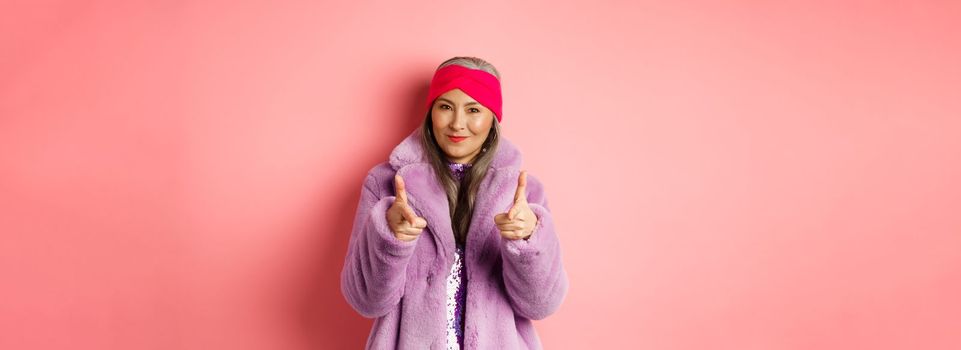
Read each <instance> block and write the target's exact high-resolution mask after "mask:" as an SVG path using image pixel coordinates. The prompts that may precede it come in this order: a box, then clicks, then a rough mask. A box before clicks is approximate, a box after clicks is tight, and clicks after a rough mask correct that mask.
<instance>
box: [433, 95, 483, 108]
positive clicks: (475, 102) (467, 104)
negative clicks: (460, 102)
mask: <svg viewBox="0 0 961 350" xmlns="http://www.w3.org/2000/svg"><path fill="white" fill-rule="evenodd" d="M438 100H441V101H447V102H448V103H450V104H452V105H456V103H454V101H451V100H448V99H446V98H443V97H441V98H438ZM476 104H477V101H471V102H467V103H465V104H464V105H465V106H470V105H476Z"/></svg>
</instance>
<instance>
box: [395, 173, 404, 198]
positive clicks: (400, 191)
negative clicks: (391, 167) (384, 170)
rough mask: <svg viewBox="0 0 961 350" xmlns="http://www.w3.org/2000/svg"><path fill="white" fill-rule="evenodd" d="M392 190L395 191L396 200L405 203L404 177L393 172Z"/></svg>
mask: <svg viewBox="0 0 961 350" xmlns="http://www.w3.org/2000/svg"><path fill="white" fill-rule="evenodd" d="M394 191H395V192H397V196H396V197H397V201H399V202H401V203H405V204H406V203H407V190H406V187H405V186H404V178H402V177H400V175H398V174H394Z"/></svg>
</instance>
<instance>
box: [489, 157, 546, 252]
mask: <svg viewBox="0 0 961 350" xmlns="http://www.w3.org/2000/svg"><path fill="white" fill-rule="evenodd" d="M526 190H527V171H526V170H524V171H521V174H520V176H518V177H517V191H516V192H514V205H513V206H511V209H510V210H508V211H507V213H501V214H497V215H495V216H494V224H496V225H497V229H499V230H500V231H501V236H502V237H504V238H507V239H510V240H515V239H521V238H523V239H528V238H530V236H531V234H533V233H534V227H536V226H537V215H535V214H534V211H533V210H531V207H530V206H528V205H527V193H526V192H525V191H526Z"/></svg>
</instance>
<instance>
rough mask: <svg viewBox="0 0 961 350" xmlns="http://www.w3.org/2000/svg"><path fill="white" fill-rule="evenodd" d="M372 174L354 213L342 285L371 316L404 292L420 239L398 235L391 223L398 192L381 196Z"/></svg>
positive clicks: (383, 312)
mask: <svg viewBox="0 0 961 350" xmlns="http://www.w3.org/2000/svg"><path fill="white" fill-rule="evenodd" d="M376 188H377V187H376V182H375V179H374V177H373V175H370V174H368V176H367V178H366V180H365V181H364V186H363V189H362V190H361V195H360V203H359V204H358V205H357V213H356V215H355V216H354V226H353V230H352V231H351V234H350V242H349V243H348V248H347V257H346V258H345V261H344V266H343V270H342V271H341V274H340V289H341V292H342V293H343V294H344V297H345V298H346V299H347V303H348V304H350V306H351V307H353V308H354V310H356V311H357V312H358V313H360V314H361V315H362V316H364V317H367V318H376V317H380V316H383V315H386V314H387V313H388V312H390V310H392V309H393V308H394V307H395V306H396V305H397V303H398V302H399V301H400V298H401V297H402V296H403V294H404V287H405V281H406V279H407V264H408V263H409V262H410V257H411V256H412V255H413V253H414V247H415V245H416V243H417V240H416V239H415V240H413V241H409V242H405V241H401V240H399V239H397V238H396V237H395V236H394V234H393V232H391V230H390V226H388V225H387V209H388V208H390V206H391V205H392V204H393V203H394V198H395V196H384V197H382V198H378V195H377V194H376V193H375V192H374V189H376Z"/></svg>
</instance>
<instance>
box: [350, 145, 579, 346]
mask: <svg viewBox="0 0 961 350" xmlns="http://www.w3.org/2000/svg"><path fill="white" fill-rule="evenodd" d="M419 135H420V129H419V128H418V129H416V130H415V131H414V132H413V133H411V134H410V135H409V136H407V138H405V139H404V140H403V141H402V142H401V143H400V144H399V145H397V146H396V147H395V148H394V150H393V151H392V152H391V154H390V159H389V161H386V162H383V163H380V164H378V165H377V166H375V167H374V168H372V169H371V170H370V172H368V174H367V178H366V179H365V180H364V185H363V189H362V190H361V194H360V203H359V205H358V207H357V213H356V215H355V217H354V226H353V230H352V232H351V236H350V241H349V243H348V251H347V256H346V258H345V261H344V266H343V270H342V271H341V280H340V283H341V292H342V293H343V294H344V297H345V298H346V299H347V303H348V304H350V306H351V307H353V308H354V310H356V311H357V312H358V313H360V314H361V315H362V316H364V317H367V318H376V319H375V321H374V325H373V328H372V329H371V332H370V335H369V337H368V338H367V348H368V349H395V348H396V349H446V347H447V337H446V325H447V320H446V305H447V304H446V300H447V285H446V278H447V275H448V274H449V273H450V268H451V265H452V264H453V263H454V249H455V242H454V233H453V229H452V228H451V220H450V214H449V213H450V212H449V209H448V204H447V196H446V194H445V192H444V190H443V189H442V188H441V185H440V182H438V181H437V178H436V176H435V175H434V173H433V170H432V168H431V167H430V164H429V163H427V158H426V155H425V154H424V151H423V148H422V147H421V146H420V143H419V140H418V137H419ZM496 152H497V153H496V154H495V156H494V160H493V161H492V162H491V165H490V169H489V170H488V172H487V176H486V177H485V178H484V180H483V182H482V183H481V185H480V188H479V189H478V192H477V199H476V201H475V205H474V214H473V218H472V222H471V226H470V229H469V233H468V239H467V249H466V252H465V268H466V269H467V304H466V311H465V326H464V327H465V329H464V348H465V349H540V348H542V345H541V342H540V339H539V338H538V336H537V332H536V331H535V329H534V325H533V323H532V322H531V320H540V319H543V318H545V317H547V316H548V315H550V314H552V313H554V312H555V311H556V310H557V309H558V307H559V306H560V304H561V302H562V301H563V300H564V298H565V296H566V295H567V289H568V279H567V272H566V271H565V269H564V267H563V265H562V263H561V260H562V259H561V247H560V241H559V239H558V236H557V233H556V232H555V230H554V222H553V219H552V217H551V212H550V210H549V208H548V206H547V197H546V196H545V194H544V187H543V185H542V184H541V182H540V181H539V180H537V178H535V177H534V176H532V175H531V174H530V173H528V175H527V200H528V203H529V205H530V208H531V210H533V211H534V213H535V214H536V216H537V218H538V220H537V225H536V226H535V229H534V233H533V234H532V235H531V237H530V239H529V240H523V239H520V240H508V239H506V238H503V237H501V235H500V231H499V230H498V229H497V226H496V225H495V224H494V215H497V214H499V213H504V212H506V211H507V210H508V209H510V207H511V205H512V203H513V200H514V192H515V191H516V190H517V177H518V175H519V174H520V165H521V154H520V152H519V151H518V149H517V148H516V147H515V146H514V145H513V144H511V143H510V142H509V141H507V140H506V139H504V138H503V137H502V138H501V140H500V144H499V146H498V149H497V150H496ZM395 173H399V174H400V175H401V176H402V177H403V178H404V184H405V185H406V187H407V198H408V201H409V203H410V205H411V207H412V208H413V209H414V212H415V213H416V214H417V215H418V216H421V217H423V218H425V219H426V220H427V228H425V229H424V231H423V232H421V234H420V236H418V237H417V238H416V239H414V240H413V241H410V242H404V241H401V240H398V239H397V238H395V237H394V234H393V233H392V232H391V231H390V228H389V227H388V225H387V217H386V215H387V209H388V208H390V205H391V204H392V203H393V202H394V198H395V197H394V195H395V192H394V174H395Z"/></svg>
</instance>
